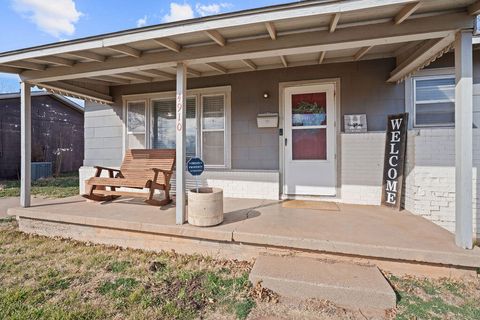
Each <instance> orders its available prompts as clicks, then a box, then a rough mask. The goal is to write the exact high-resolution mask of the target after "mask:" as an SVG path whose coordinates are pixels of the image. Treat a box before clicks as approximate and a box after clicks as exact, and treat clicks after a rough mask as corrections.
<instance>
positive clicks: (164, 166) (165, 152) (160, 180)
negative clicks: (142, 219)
mask: <svg viewBox="0 0 480 320" xmlns="http://www.w3.org/2000/svg"><path fill="white" fill-rule="evenodd" d="M174 167H175V150H174V149H131V150H128V151H127V152H126V154H125V158H124V159H123V162H122V165H121V167H120V169H113V168H106V167H100V166H96V167H95V168H96V169H97V171H96V172H95V176H94V177H92V178H90V179H88V180H87V185H88V186H90V191H89V193H88V194H84V195H83V197H85V198H87V199H90V200H94V201H111V200H114V199H116V198H118V197H120V196H132V197H146V200H145V202H146V203H148V204H151V205H156V206H163V205H166V204H168V203H170V202H171V201H172V199H171V198H170V187H171V186H170V178H171V177H172V174H173V169H174ZM104 170H105V171H108V177H101V175H102V171H104ZM107 187H108V188H110V190H106V188H107ZM117 188H133V189H145V188H146V189H149V192H148V193H144V192H129V191H118V190H117ZM155 190H163V191H164V192H165V199H163V200H156V199H153V195H154V193H155Z"/></svg>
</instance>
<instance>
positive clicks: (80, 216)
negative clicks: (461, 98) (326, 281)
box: [9, 197, 480, 268]
mask: <svg viewBox="0 0 480 320" xmlns="http://www.w3.org/2000/svg"><path fill="white" fill-rule="evenodd" d="M339 208H340V210H339V211H328V210H309V209H293V208H284V207H282V204H281V202H279V201H268V200H252V199H236V198H235V199H233V198H226V199H225V201H224V210H225V220H224V222H223V223H222V224H221V225H219V226H215V227H210V228H199V227H195V226H191V225H188V224H185V225H182V226H180V225H176V224H175V207H174V205H169V206H165V207H161V208H158V207H152V206H148V205H145V204H144V203H143V202H142V201H141V200H132V199H128V198H120V199H118V200H117V201H114V202H108V203H91V202H87V201H85V200H84V199H83V198H81V197H72V198H66V199H62V200H50V201H49V202H48V203H43V204H39V205H34V206H32V207H30V208H26V209H22V208H14V209H10V210H9V214H11V215H16V216H20V217H25V218H34V219H36V220H39V219H40V220H46V221H58V222H63V223H70V224H75V225H79V224H80V225H87V226H93V227H106V228H115V229H120V230H130V231H139V232H145V233H153V234H162V235H169V236H176V237H186V238H193V239H205V240H210V241H220V242H227V243H228V242H235V243H245V244H253V245H261V246H272V247H282V248H292V249H299V250H313V251H317V252H327V253H341V254H348V255H355V256H363V257H373V258H381V259H393V260H404V261H412V262H425V263H429V264H439V265H446V266H449V265H454V266H463V267H471V268H473V267H478V266H480V248H478V247H477V248H475V249H474V250H463V249H460V248H458V247H457V246H456V245H455V241H454V236H453V234H452V233H450V232H448V231H446V230H444V229H443V228H441V227H439V226H436V225H435V224H433V223H431V222H429V221H428V220H426V219H424V218H422V217H419V216H415V215H412V214H410V213H409V212H408V211H402V212H397V211H392V210H390V209H387V208H382V207H378V206H361V205H347V204H339Z"/></svg>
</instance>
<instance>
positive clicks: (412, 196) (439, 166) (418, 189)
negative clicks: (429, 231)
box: [405, 128, 480, 238]
mask: <svg viewBox="0 0 480 320" xmlns="http://www.w3.org/2000/svg"><path fill="white" fill-rule="evenodd" d="M473 135H474V138H473V168H472V170H473V208H474V210H473V211H474V212H473V219H474V229H475V230H476V234H477V238H480V216H478V215H477V214H476V212H477V211H478V208H480V203H479V201H478V200H479V196H478V194H477V190H478V182H479V181H478V179H477V168H478V167H479V166H480V141H479V140H480V130H479V129H474V130H473ZM408 143H409V144H410V146H412V145H413V147H411V148H409V154H408V159H409V160H408V161H409V162H410V163H409V165H408V167H409V170H410V173H409V175H408V178H407V179H408V180H407V181H408V183H407V192H406V206H405V207H406V209H408V210H409V211H411V212H412V213H415V214H418V215H421V216H423V217H425V218H427V219H429V220H431V221H433V222H435V223H436V224H438V225H440V226H442V227H444V228H445V229H447V230H449V231H451V232H454V231H455V136H454V129H453V128H443V129H441V128H435V129H420V130H412V131H411V132H410V134H409V141H408Z"/></svg>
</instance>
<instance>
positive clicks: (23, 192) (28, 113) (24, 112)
mask: <svg viewBox="0 0 480 320" xmlns="http://www.w3.org/2000/svg"><path fill="white" fill-rule="evenodd" d="M30 89H31V87H30V84H28V83H25V82H21V84H20V108H21V111H20V130H21V137H20V140H21V141H20V150H21V164H20V174H21V180H20V205H21V206H22V207H24V208H25V207H30V185H31V172H30V170H31V153H32V102H31V96H30Z"/></svg>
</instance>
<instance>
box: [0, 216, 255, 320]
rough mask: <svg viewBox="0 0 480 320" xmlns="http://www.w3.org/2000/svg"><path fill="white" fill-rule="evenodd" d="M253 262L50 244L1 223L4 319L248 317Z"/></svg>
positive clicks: (0, 313)
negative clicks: (217, 315) (216, 314)
mask: <svg viewBox="0 0 480 320" xmlns="http://www.w3.org/2000/svg"><path fill="white" fill-rule="evenodd" d="M250 268H251V264H249V263H246V262H238V261H217V260H212V259H209V258H205V257H201V256H186V255H178V254H175V253H172V252H170V253H166V252H165V253H151V252H143V251H139V250H123V249H120V248H109V247H105V246H99V245H85V244H82V243H78V242H75V241H66V240H60V239H58V240H52V239H49V238H45V237H39V236H31V235H26V234H22V233H20V232H18V231H17V228H16V226H15V224H14V223H13V222H3V223H0V283H1V285H0V286H1V288H0V319H194V318H198V317H202V316H206V315H208V314H210V313H213V312H220V314H224V315H225V316H228V317H229V318H233V319H234V318H245V317H246V316H247V315H248V313H249V312H250V310H251V309H252V308H253V307H254V305H255V301H254V299H253V298H252V297H251V295H252V294H251V291H252V288H251V286H250V283H249V281H248V272H249V270H250Z"/></svg>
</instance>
